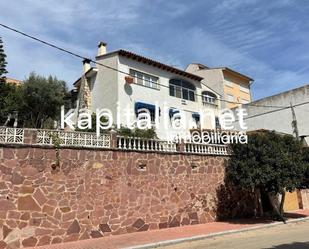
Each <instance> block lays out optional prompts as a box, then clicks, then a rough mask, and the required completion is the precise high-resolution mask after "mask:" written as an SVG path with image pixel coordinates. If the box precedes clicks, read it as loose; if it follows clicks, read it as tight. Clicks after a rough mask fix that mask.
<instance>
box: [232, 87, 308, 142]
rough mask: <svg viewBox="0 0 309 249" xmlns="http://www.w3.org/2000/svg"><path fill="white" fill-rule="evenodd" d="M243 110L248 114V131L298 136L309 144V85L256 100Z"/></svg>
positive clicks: (246, 119)
mask: <svg viewBox="0 0 309 249" xmlns="http://www.w3.org/2000/svg"><path fill="white" fill-rule="evenodd" d="M291 105H292V106H293V108H291V107H290V106H291ZM242 108H244V109H246V112H247V113H248V116H247V118H245V122H246V124H247V126H248V131H252V130H259V129H266V130H275V131H277V132H281V133H286V134H293V135H294V136H296V134H298V136H299V137H300V139H302V140H303V141H306V143H307V144H309V85H305V86H302V87H299V88H296V89H293V90H289V91H286V92H282V93H279V94H276V95H273V96H270V97H266V98H262V99H259V100H256V101H254V102H251V103H250V104H249V105H248V104H247V105H246V104H245V105H242ZM235 110H236V109H235ZM293 121H296V126H295V122H293ZM237 125H238V122H237V121H236V126H237ZM237 128H239V127H237Z"/></svg>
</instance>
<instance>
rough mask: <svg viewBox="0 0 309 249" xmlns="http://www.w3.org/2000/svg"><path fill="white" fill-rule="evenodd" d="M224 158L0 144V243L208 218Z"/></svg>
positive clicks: (34, 241)
mask: <svg viewBox="0 0 309 249" xmlns="http://www.w3.org/2000/svg"><path fill="white" fill-rule="evenodd" d="M227 160H228V157H224V156H200V155H184V154H180V153H178V154H168V153H165V154H164V153H142V152H122V151H112V150H90V149H89V150H86V149H82V150H81V149H61V151H60V167H57V166H55V161H56V153H55V150H54V149H53V148H43V147H30V146H28V147H25V146H24V147H0V171H1V175H0V248H20V247H27V246H38V245H46V244H52V243H61V242H66V241H74V240H82V239H89V238H98V237H102V236H106V235H111V234H112V235H116V234H123V233H130V232H136V231H146V230H152V229H163V228H167V227H176V226H182V225H189V224H198V223H205V222H210V221H214V220H215V219H216V217H217V192H216V191H217V190H218V188H219V186H220V185H221V184H222V183H223V181H224V167H225V164H226V163H227Z"/></svg>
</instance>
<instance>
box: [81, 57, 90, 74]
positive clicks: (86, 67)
mask: <svg viewBox="0 0 309 249" xmlns="http://www.w3.org/2000/svg"><path fill="white" fill-rule="evenodd" d="M90 68H91V66H90V60H89V59H84V60H83V73H84V74H85V73H86V72H87V71H88V70H89V69H90Z"/></svg>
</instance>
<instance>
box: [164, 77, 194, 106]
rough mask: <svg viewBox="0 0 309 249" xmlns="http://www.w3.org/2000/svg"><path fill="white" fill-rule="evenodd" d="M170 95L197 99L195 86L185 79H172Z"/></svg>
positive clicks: (192, 99) (191, 99)
mask: <svg viewBox="0 0 309 249" xmlns="http://www.w3.org/2000/svg"><path fill="white" fill-rule="evenodd" d="M169 87H170V96H174V97H176V98H180V99H185V100H190V101H195V86H194V85H193V84H192V83H190V82H187V81H184V80H177V79H171V80H170V85H169Z"/></svg>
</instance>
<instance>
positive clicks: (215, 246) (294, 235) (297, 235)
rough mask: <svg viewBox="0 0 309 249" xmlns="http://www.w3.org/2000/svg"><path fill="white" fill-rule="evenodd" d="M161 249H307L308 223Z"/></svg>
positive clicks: (308, 247) (308, 239)
mask: <svg viewBox="0 0 309 249" xmlns="http://www.w3.org/2000/svg"><path fill="white" fill-rule="evenodd" d="M160 248H162V249H309V221H305V222H299V223H292V224H286V225H280V226H276V227H270V228H265V229H262V230H255V231H248V232H243V233H238V234H230V235H224V236H220V237H217V238H209V239H203V240H198V241H192V242H185V243H181V244H176V245H171V246H165V247H160Z"/></svg>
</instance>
